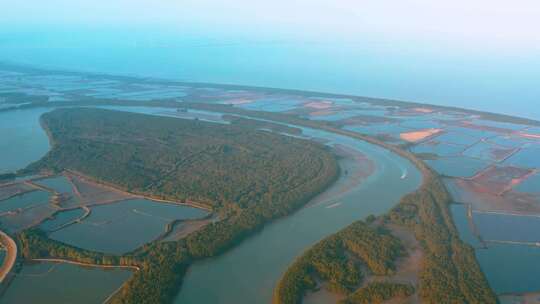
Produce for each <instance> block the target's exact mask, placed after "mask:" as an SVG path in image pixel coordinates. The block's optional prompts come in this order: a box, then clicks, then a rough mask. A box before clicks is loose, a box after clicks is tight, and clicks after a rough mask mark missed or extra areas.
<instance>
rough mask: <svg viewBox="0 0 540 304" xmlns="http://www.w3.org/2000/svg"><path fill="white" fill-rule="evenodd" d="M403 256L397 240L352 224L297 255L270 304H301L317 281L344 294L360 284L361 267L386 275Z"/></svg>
mask: <svg viewBox="0 0 540 304" xmlns="http://www.w3.org/2000/svg"><path fill="white" fill-rule="evenodd" d="M403 254H404V248H403V246H402V245H401V243H400V241H399V239H397V238H396V237H394V236H392V235H391V234H389V233H388V231H386V230H385V229H383V228H382V227H372V226H370V225H368V224H365V223H364V222H362V221H358V222H355V223H353V224H351V225H350V226H348V227H347V228H345V229H343V230H341V231H340V232H338V233H336V234H334V235H332V236H330V237H327V238H325V239H324V240H322V241H320V242H319V243H317V244H316V245H315V246H313V247H312V248H311V249H309V250H308V251H306V252H305V253H304V254H303V255H302V256H300V257H299V258H298V259H297V260H296V261H295V262H294V263H293V265H292V266H291V267H290V268H289V269H288V270H287V272H286V273H285V274H284V275H283V277H282V279H281V280H280V281H279V283H278V285H277V288H276V290H275V293H274V303H276V304H277V303H280V304H289V303H291V304H292V303H301V300H302V297H303V296H304V294H305V293H306V292H307V291H308V290H314V289H315V288H317V283H316V281H317V280H318V279H319V280H322V281H325V282H327V283H328V285H327V288H328V289H329V290H332V291H335V292H339V293H343V294H348V293H350V292H352V291H353V290H354V289H356V288H357V287H358V286H359V285H360V283H361V280H362V275H363V274H362V271H361V266H362V265H365V266H367V268H368V269H369V270H370V271H371V273H374V274H377V275H388V274H391V273H392V272H393V271H394V270H395V265H394V262H395V260H396V259H397V258H398V257H400V256H402V255H403ZM352 257H354V258H352Z"/></svg>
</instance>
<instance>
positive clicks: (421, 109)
mask: <svg viewBox="0 0 540 304" xmlns="http://www.w3.org/2000/svg"><path fill="white" fill-rule="evenodd" d="M413 111H415V112H418V113H423V114H429V113H433V112H435V110H433V109H430V108H420V107H419V108H414V109H413Z"/></svg>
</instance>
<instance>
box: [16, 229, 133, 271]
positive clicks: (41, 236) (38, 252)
mask: <svg viewBox="0 0 540 304" xmlns="http://www.w3.org/2000/svg"><path fill="white" fill-rule="evenodd" d="M17 240H18V242H19V248H20V251H21V255H22V256H23V257H24V258H26V259H37V258H63V259H68V260H73V261H78V262H81V263H86V264H97V265H123V266H136V265H138V261H136V260H135V259H133V258H131V257H129V256H125V257H118V256H113V255H106V254H103V253H100V252H93V251H89V250H84V249H80V248H77V247H74V246H70V245H67V244H64V243H62V242H58V241H55V240H52V239H49V238H48V237H47V235H46V233H45V232H44V231H42V230H39V229H30V230H25V231H23V232H21V233H19V234H18V235H17Z"/></svg>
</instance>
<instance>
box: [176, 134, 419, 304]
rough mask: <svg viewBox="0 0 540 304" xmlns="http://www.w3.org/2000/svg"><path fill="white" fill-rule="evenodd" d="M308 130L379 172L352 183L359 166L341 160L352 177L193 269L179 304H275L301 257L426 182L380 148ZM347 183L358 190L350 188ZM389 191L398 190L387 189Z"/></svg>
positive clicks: (405, 164) (408, 166)
mask: <svg viewBox="0 0 540 304" xmlns="http://www.w3.org/2000/svg"><path fill="white" fill-rule="evenodd" d="M302 130H303V133H304V135H307V136H311V137H317V138H319V139H322V140H324V141H326V142H327V143H328V144H329V145H336V144H337V145H339V146H341V147H346V148H348V149H351V150H353V151H355V152H356V153H361V154H363V155H364V156H365V157H367V159H368V160H363V161H364V162H365V161H369V162H371V163H372V164H373V166H374V167H373V168H372V170H373V171H372V172H370V173H371V174H369V173H368V175H369V176H366V177H365V178H364V179H362V180H361V181H357V182H354V183H350V180H349V179H352V178H355V176H358V175H356V174H353V172H355V171H357V168H354V166H358V163H356V162H351V161H348V162H347V161H341V162H340V164H341V166H342V172H348V174H346V175H344V177H342V178H341V179H340V181H338V182H337V183H335V184H334V185H333V186H332V187H331V188H329V189H328V190H327V191H325V192H324V193H322V194H321V196H320V197H319V198H316V199H314V200H313V202H312V203H310V204H309V205H308V206H306V207H305V208H303V209H301V210H300V211H298V212H296V213H294V214H292V215H291V216H288V217H286V218H283V219H280V220H277V221H275V222H273V223H270V224H268V225H267V226H266V227H265V228H264V229H263V230H262V231H260V232H259V233H257V234H255V235H254V236H252V237H250V238H248V239H247V240H245V241H243V242H242V243H241V244H239V245H238V246H236V247H235V248H233V249H231V250H230V251H228V252H226V253H225V254H223V255H221V256H218V257H216V258H212V259H208V260H203V261H200V262H197V263H195V264H194V265H193V266H192V267H190V269H189V271H188V274H187V276H186V277H185V279H184V281H183V284H182V287H181V290H180V293H179V295H178V296H177V298H176V300H175V303H187V304H189V303H270V302H271V298H272V290H273V288H274V286H275V284H276V282H277V280H278V279H279V277H280V276H281V274H282V273H283V272H284V271H285V270H286V268H287V266H288V265H289V264H290V263H292V262H293V261H294V258H295V257H297V256H298V255H300V254H301V253H302V252H303V251H304V250H306V249H307V248H309V247H310V246H311V245H313V244H314V243H316V242H317V241H319V240H321V239H322V238H324V237H326V236H328V235H330V234H332V233H334V232H337V231H338V230H340V229H342V228H344V227H345V226H347V225H348V224H350V223H352V222H354V221H355V220H359V219H363V218H365V217H366V216H368V215H370V214H382V213H385V212H387V211H388V210H389V209H390V208H392V207H393V206H394V205H395V204H397V203H398V202H399V199H400V198H401V197H402V196H403V195H404V194H406V193H409V192H411V191H413V190H414V189H416V188H417V187H418V186H419V184H420V182H421V174H420V173H419V172H418V170H417V169H416V168H415V167H414V166H413V165H412V164H411V163H410V162H409V161H408V160H406V159H404V158H401V157H399V156H397V155H395V154H393V153H391V152H389V151H387V150H384V149H382V148H380V147H378V146H374V145H371V144H368V143H365V142H362V141H358V140H354V139H351V138H349V137H345V136H339V135H336V134H333V133H329V132H323V131H316V130H311V129H307V128H303V129H302ZM362 168H363V170H368V169H367V168H366V167H362ZM347 184H348V185H351V184H352V185H353V186H344V185H347ZM389 188H391V189H393V191H385V190H384V189H389ZM201 286H204V288H201ZM239 291H241V292H239Z"/></svg>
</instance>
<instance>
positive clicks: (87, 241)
mask: <svg viewBox="0 0 540 304" xmlns="http://www.w3.org/2000/svg"><path fill="white" fill-rule="evenodd" d="M206 215H207V212H206V211H204V210H201V209H198V208H193V207H189V206H182V205H177V204H169V203H160V202H154V201H150V200H146V199H132V200H126V201H121V202H117V203H113V204H108V205H101V206H97V207H93V208H91V213H90V215H89V216H88V217H86V218H85V219H83V220H82V221H80V222H77V223H75V224H73V225H69V226H67V227H65V228H63V229H60V230H57V231H55V232H52V233H51V234H50V235H49V236H50V237H51V238H52V239H55V240H58V241H61V242H64V243H67V244H70V245H74V246H77V247H80V248H84V249H89V250H94V251H101V252H106V253H113V254H122V253H126V252H128V251H131V250H134V249H136V248H137V247H139V246H141V245H143V244H145V243H147V242H150V241H152V240H154V239H156V238H157V237H159V236H160V235H161V234H162V233H164V232H165V227H166V225H167V224H168V223H171V222H172V221H174V220H180V219H193V218H201V217H204V216H206ZM43 225H46V226H52V225H51V224H50V223H47V222H45V223H44V224H43Z"/></svg>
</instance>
